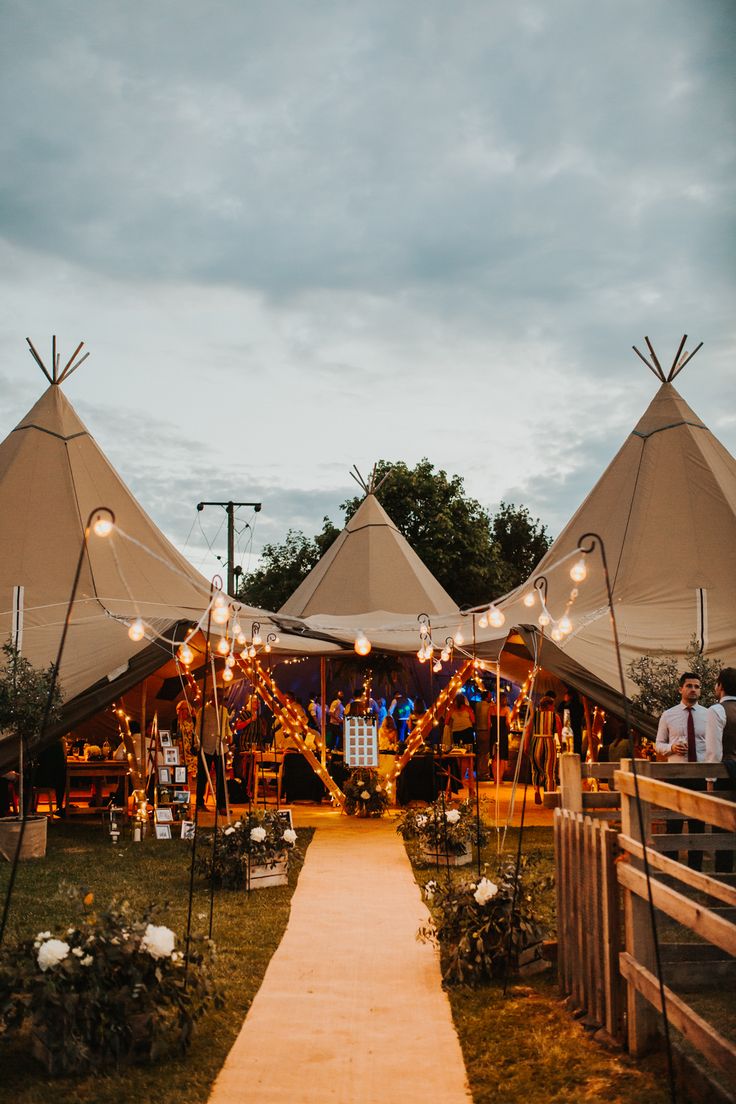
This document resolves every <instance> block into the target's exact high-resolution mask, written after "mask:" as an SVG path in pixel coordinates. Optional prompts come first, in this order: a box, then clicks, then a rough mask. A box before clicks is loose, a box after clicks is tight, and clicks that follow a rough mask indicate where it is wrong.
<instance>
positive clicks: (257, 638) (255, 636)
mask: <svg viewBox="0 0 736 1104" xmlns="http://www.w3.org/2000/svg"><path fill="white" fill-rule="evenodd" d="M252 643H253V644H255V646H256V648H257V647H258V645H259V644H260V643H261V634H260V633H259V632H258V630H257V629H256V631H255V632H254V633H253V641H252Z"/></svg>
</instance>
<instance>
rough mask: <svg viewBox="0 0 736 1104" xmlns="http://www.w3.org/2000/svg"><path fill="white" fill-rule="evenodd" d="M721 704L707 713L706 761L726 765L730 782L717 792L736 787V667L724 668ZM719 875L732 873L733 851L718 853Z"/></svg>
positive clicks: (723, 782) (719, 691)
mask: <svg viewBox="0 0 736 1104" xmlns="http://www.w3.org/2000/svg"><path fill="white" fill-rule="evenodd" d="M716 694H717V696H718V702H717V703H716V705H712V706H711V707H710V709H709V710H708V711H707V713H708V717H707V720H706V724H705V758H706V761H707V762H708V763H723V764H724V766H725V767H726V769H727V770H728V773H729V776H730V777H729V778H728V779H719V780H718V781H717V782H716V789H717V790H730V791H733V789H734V786H736V667H724V668H723V670H722V671H720V672H719V674H718V681H717V682H716ZM715 868H716V872H717V873H726V874H728V873H730V872H731V871H732V870H733V852H732V851H716V854H715Z"/></svg>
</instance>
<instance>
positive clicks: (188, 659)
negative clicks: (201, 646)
mask: <svg viewBox="0 0 736 1104" xmlns="http://www.w3.org/2000/svg"><path fill="white" fill-rule="evenodd" d="M178 655H179V662H180V663H183V664H184V666H185V667H188V666H189V665H190V664H191V663H192V662H193V661H194V652H193V651H192V649H191V648H190V647H189V645H188V644H186V643H185V644H182V646H181V647H180V648H179V652H178Z"/></svg>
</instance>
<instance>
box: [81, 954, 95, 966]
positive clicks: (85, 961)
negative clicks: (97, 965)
mask: <svg viewBox="0 0 736 1104" xmlns="http://www.w3.org/2000/svg"><path fill="white" fill-rule="evenodd" d="M92 962H93V959H92V955H85V956H84V958H83V959H82V961H81V962H80V963H79V965H80V966H91V965H92Z"/></svg>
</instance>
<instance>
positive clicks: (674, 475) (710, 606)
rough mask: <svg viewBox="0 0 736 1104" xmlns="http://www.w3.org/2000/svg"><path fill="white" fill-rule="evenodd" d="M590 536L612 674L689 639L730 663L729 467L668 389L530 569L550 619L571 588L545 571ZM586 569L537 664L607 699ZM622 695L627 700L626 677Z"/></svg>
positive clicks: (597, 618)
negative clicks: (560, 631)
mask: <svg viewBox="0 0 736 1104" xmlns="http://www.w3.org/2000/svg"><path fill="white" fill-rule="evenodd" d="M590 532H595V533H598V534H600V536H601V537H602V538H603V541H604V543H605V549H606V554H607V558H608V564H609V571H610V576H611V581H612V585H613V593H614V602H615V609H616V617H617V621H618V629H619V635H620V639H621V645H622V652H623V664H624V670H626V668H627V666H628V664H629V662H630V661H631V660H632V659H635V658H638V657H639V656H641V655H642V654H644V653H650V654H651V653H654V654H656V653H659V654H674V655H676V656H678V657H680V658H681V660H682V661H683V662H684V655H685V650H686V649H687V647H688V644H689V642H690V641H691V639H692V638H693V637H694V638H695V639H696V640H697V642H698V644H699V646H700V647H702V650H703V651H705V652H707V653H708V654H710V655H712V656H714V657H718V658H720V659H721V660H722V661H723V662H724V663H728V664H734V663H736V617H735V616H734V613H735V611H736V570H734V565H735V564H736V552H735V550H736V460H734V458H733V456H731V455H730V453H729V452H728V450H727V449H726V448H724V446H723V445H722V444H721V443H720V442H719V441H718V440H717V439H716V438H715V437H714V436H713V434H712V433H711V432H710V430H709V429H708V428H707V427H706V426H705V425H704V424H703V422H702V421H701V420H700V418H698V416H697V415H696V414H695V413H694V412H693V411H692V410H691V408H690V407H689V406H688V404H687V403H686V402H685V400H684V399H683V398H682V396H681V395H680V394H679V393H678V391H677V390H676V388H675V387H674V386H673V385H672V384H671V383H669V382H663V383H662V385H661V387H660V388H659V390H658V392H657V394H656V395H655V396H654V398H653V400H652V402H651V403H650V404H649V407H648V408H647V410H646V412H645V413H644V415H643V416H642V418H641V419H640V420H639V422H638V423H637V425H636V426H635V428H634V429H633V430H632V432H631V433H630V435H629V437H628V438H627V439H626V441H625V442H624V444H623V446H622V447H621V449H620V450H619V452H618V453H617V455H616V456H615V457H614V459H613V460H612V461H611V463H610V464H609V466H608V468H607V469H606V471H605V472H604V473H603V475H602V476H601V478H600V479H599V480H598V482H597V483H596V485H595V487H594V488H593V490H592V491H591V492H590V494H589V495H588V497H587V498H586V499H585V501H584V502H583V503H582V505H581V506H580V507H579V509H578V510H577V511H576V513H575V514H574V515H573V517H572V518H571V519H570V521H569V522H568V524H567V525H566V526H565V528H564V529H563V531H562V532H561V533H560V535H559V536H558V537H557V539H556V540H555V541H554V543H553V544H552V546H551V547H550V549H549V550H548V552H547V554H546V555H545V557H544V558H543V559H542V561H541V562H540V564H539V565H538V567H537V569H536V570H535V572H534V576H533V577H537V576H539V575H541V574H546V575H547V576H548V581H549V599H548V606H549V609H550V612H551V614H552V615H553V617H555V618H559V617H560V616H561V614H562V613H563V612H564V607H565V603H566V601H567V599H568V597H569V594H570V589H571V586H572V585H573V584H572V583H571V581H570V577H569V567H570V565H571V562H572V561H571V560H566V562H565V563H564V564H562V565H560V566H558V567H554V565H555V564H558V563H559V561H560V560H564V559H565V557H567V556H568V555H569V554H571V553H574V551H575V549H576V546H577V543H578V540H579V538H580V537H582V536H583V535H584V534H585V533H590ZM588 566H589V574H588V578H587V579H586V581H585V582H584V583H582V584H580V586H579V594H578V597H577V599H576V601H575V604H574V606H573V607H572V609H571V614H570V615H571V618H572V621H573V624H574V630H573V632H572V633H571V635H570V636H568V637H567V638H565V639H564V640H562V641H560V642H558V643H557V644H556V645H554V644H552V643H551V642H545V644H544V645H543V649H542V656H541V660H542V663H543V664H544V665H545V666H549V667H550V668H551V669H552V670H553V671H555V673H557V672H559V674H560V677H562V678H563V679H564V678H565V677H566V676H567V677H568V678H570V680H571V681H573V682H574V681H575V671H576V670H578V671H579V669H580V668H582V669H583V670H584V671H585V673H586V678H587V679H588V680H589V684H588V692H592V691H593V690H594V689H595V687H596V684H597V685H598V687H599V689H603V690H605V688H611V689H613V690H614V691H616V692H618V688H619V677H618V668H617V664H616V656H615V652H614V647H613V641H612V635H611V626H610V620H609V615H608V610H607V603H606V592H605V585H604V578H603V572H602V568H601V560H600V557H599V555H598V553H597V552H596V553H595V554H593V555H591V556H590V557H588ZM527 589H528V586H527V587H522V588H520V590H519V591H517V592H515V593H514V594H513V595H510V596H509V597H508V599H506V600H505V601H504V602H502V603H501V605H502V607H503V608H504V610H505V612H506V615H507V618H508V619H511V618H514V619H515V623H516V624H523V623H524V622H525V621H528V620H529V611H528V610H526V609H525V607H523V606H522V604H521V601H520V598H521V595H522V594H523V593H524V591H525V590H527ZM535 612H536V613H537V614H538V613H539V606H538V605H537V607H536V609H535ZM530 631H538V630H537V629H536V626H531V627H530ZM527 635H528V634H527ZM627 693H629V694H634V693H636V687H635V686H634V685H633V684H632V683H631V682H630V681H629V682H628V683H627Z"/></svg>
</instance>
